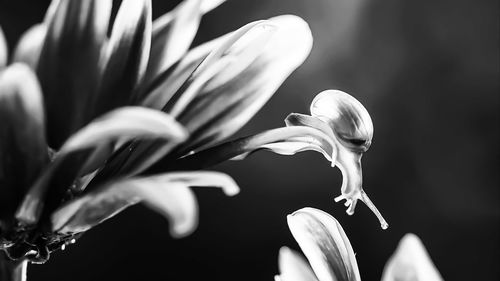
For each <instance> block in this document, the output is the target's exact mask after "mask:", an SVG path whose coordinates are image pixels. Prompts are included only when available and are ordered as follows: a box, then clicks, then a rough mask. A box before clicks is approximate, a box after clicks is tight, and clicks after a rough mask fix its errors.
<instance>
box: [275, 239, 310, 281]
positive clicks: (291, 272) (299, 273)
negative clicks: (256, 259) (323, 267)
mask: <svg viewBox="0 0 500 281" xmlns="http://www.w3.org/2000/svg"><path fill="white" fill-rule="evenodd" d="M279 268H280V275H279V279H278V280H280V281H317V280H318V279H317V278H316V276H315V275H314V272H313V271H312V269H311V267H310V266H309V264H308V262H307V261H306V260H305V259H304V258H303V257H301V256H300V254H299V253H297V252H295V251H292V250H291V249H289V248H288V247H281V249H280V253H279Z"/></svg>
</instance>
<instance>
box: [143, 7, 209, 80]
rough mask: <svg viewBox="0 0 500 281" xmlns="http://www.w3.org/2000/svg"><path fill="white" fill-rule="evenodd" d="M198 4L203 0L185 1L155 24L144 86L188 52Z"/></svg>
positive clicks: (196, 25)
mask: <svg viewBox="0 0 500 281" xmlns="http://www.w3.org/2000/svg"><path fill="white" fill-rule="evenodd" d="M201 2H204V1H202V0H185V1H183V2H182V3H180V4H179V5H178V6H177V7H176V8H175V9H174V10H172V11H171V12H170V13H167V14H165V15H163V16H162V17H160V18H158V19H156V20H155V21H154V24H153V39H152V44H151V60H150V61H149V64H148V70H147V74H146V80H145V82H146V83H147V84H149V82H151V81H153V80H154V78H155V77H156V76H158V75H159V74H160V73H162V72H164V71H165V70H167V69H169V68H170V67H171V66H172V65H173V64H174V63H175V62H177V61H178V60H179V59H180V58H181V57H182V56H183V55H184V54H185V53H186V51H187V50H188V49H189V46H190V45H191V42H192V41H193V39H194V36H195V35H196V32H197V31H198V26H199V24H200V19H201V15H202V11H201V10H200V5H201Z"/></svg>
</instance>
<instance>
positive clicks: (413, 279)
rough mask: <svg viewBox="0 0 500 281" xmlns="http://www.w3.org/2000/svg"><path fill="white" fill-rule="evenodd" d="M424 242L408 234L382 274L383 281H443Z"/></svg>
mask: <svg viewBox="0 0 500 281" xmlns="http://www.w3.org/2000/svg"><path fill="white" fill-rule="evenodd" d="M442 280H443V277H441V274H439V271H438V270H437V269H436V266H434V264H433V263H432V260H431V258H430V257H429V254H428V253H427V251H426V250H425V247H424V245H423V244H422V241H421V240H420V239H419V238H418V237H417V236H416V235H415V234H411V233H408V234H406V235H405V236H404V237H403V238H402V239H401V242H399V245H398V248H397V249H396V252H395V253H394V254H393V255H392V257H391V258H390V259H389V261H388V262H387V264H386V265H385V268H384V273H383V274H382V281H442Z"/></svg>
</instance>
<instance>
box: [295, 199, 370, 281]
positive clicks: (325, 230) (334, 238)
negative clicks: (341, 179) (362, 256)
mask: <svg viewBox="0 0 500 281" xmlns="http://www.w3.org/2000/svg"><path fill="white" fill-rule="evenodd" d="M287 219H288V226H289V228H290V231H291V232H292V235H293V237H294V238H295V240H297V243H298V244H299V246H300V248H301V249H302V252H304V254H305V255H306V257H307V259H308V260H309V263H310V264H311V267H312V269H313V271H314V273H315V274H316V277H317V278H318V280H320V281H336V280H339V281H353V280H361V278H360V275H359V270H358V264H357V261H356V257H355V256H354V251H353V249H352V246H351V243H350V242H349V239H348V238H347V236H346V234H345V232H344V230H343V229H342V226H341V225H340V224H339V223H338V221H337V220H336V219H335V218H333V217H332V216H330V215H329V214H327V213H325V212H323V211H321V210H318V209H314V208H303V209H300V210H298V211H296V212H294V213H293V214H291V215H289V216H288V217H287Z"/></svg>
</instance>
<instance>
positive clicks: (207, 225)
mask: <svg viewBox="0 0 500 281" xmlns="http://www.w3.org/2000/svg"><path fill="white" fill-rule="evenodd" d="M177 2H178V1H160V0H156V1H153V9H154V15H155V16H156V17H157V16H159V15H161V14H163V13H165V12H167V11H169V10H170V9H171V8H172V7H174V6H175V5H176V4H177ZM116 3H118V1H116ZM48 4H49V1H46V0H44V1H41V0H39V1H28V0H16V1H12V0H0V25H1V26H2V29H3V30H4V32H5V34H6V37H7V39H8V42H9V46H10V47H11V49H12V48H13V46H14V45H15V42H16V41H17V40H18V38H19V36H20V35H21V34H22V32H23V31H24V30H26V29H27V28H28V27H29V26H31V25H32V24H34V23H37V22H39V21H41V20H42V18H43V15H44V13H45V9H46V8H47V6H48ZM498 11H499V9H498V1H493V0H491V1H489V0H480V1H467V0H456V1H445V0H435V1H411V0H386V1H369V0H314V1H311V0H309V1H305V0H266V1H255V0H253V1H250V0H246V1H245V0H232V1H227V3H225V4H223V5H222V6H220V7H219V8H217V9H216V10H214V11H212V12H211V13H209V14H207V15H206V16H205V17H204V19H203V21H202V24H201V28H200V31H199V34H198V37H197V38H196V41H195V45H196V44H200V43H202V42H204V41H207V40H209V39H211V38H214V37H216V36H219V35H222V34H224V33H227V32H229V31H231V30H234V29H236V28H238V27H240V26H242V25H244V24H246V23H247V22H250V21H254V20H258V19H265V18H269V17H272V16H275V15H279V14H296V15H299V16H301V17H303V18H304V19H305V20H306V21H307V22H308V23H309V24H310V27H311V29H312V32H313V35H314V39H315V45H314V48H313V50H312V53H311V55H310V57H309V59H308V60H307V61H306V62H305V64H304V65H303V66H302V67H301V68H299V69H298V71H296V72H295V73H294V74H293V75H292V76H291V77H290V78H289V79H288V80H287V81H286V82H285V83H284V85H283V86H282V87H281V88H280V90H279V91H278V92H277V93H276V94H275V96H274V97H273V98H272V99H271V100H270V102H269V103H268V104H267V105H266V106H265V107H264V108H263V109H262V110H261V112H260V113H259V114H258V115H257V116H256V117H255V118H254V119H253V120H252V121H251V122H250V123H249V124H248V125H247V126H246V127H245V128H244V129H243V130H242V131H241V132H240V133H239V134H238V135H244V134H249V133H256V132H259V131H262V130H264V129H269V128H275V127H279V126H282V125H283V119H284V118H285V117H286V115H287V114H288V113H290V112H299V113H308V108H309V103H310V102H311V100H312V99H313V97H314V96H315V95H316V94H317V93H319V92H320V91H322V90H325V89H330V88H333V89H340V90H343V91H346V92H348V93H350V94H352V95H353V96H355V97H356V98H357V99H358V100H360V101H361V102H362V103H363V104H364V106H365V107H366V108H367V109H368V111H369V112H370V114H371V117H372V119H373V122H374V126H375V134H374V141H373V144H372V147H371V148H370V150H369V151H368V153H366V154H365V156H364V158H363V169H364V185H365V190H366V191H367V193H368V194H369V195H370V197H371V199H372V200H373V201H374V202H375V204H376V205H377V207H378V208H379V210H380V211H381V212H382V213H383V214H384V216H385V218H386V219H387V220H388V222H389V224H390V227H389V229H388V230H386V231H383V230H381V229H380V227H379V224H378V221H377V220H376V218H375V217H374V216H373V214H372V213H371V212H370V211H369V210H368V209H367V208H366V207H365V206H364V205H363V204H358V207H357V210H356V214H355V215H354V216H352V217H349V216H347V215H346V214H345V207H344V206H343V205H342V204H341V203H338V204H335V203H334V201H333V198H334V197H335V196H337V195H339V194H340V185H341V180H342V179H341V175H340V172H339V170H338V169H336V168H333V169H332V168H330V165H329V163H328V162H327V161H326V160H325V159H323V157H322V156H321V155H319V154H315V153H312V152H306V153H302V154H299V155H296V156H294V157H285V156H278V155H274V154H272V153H267V152H261V153H257V154H255V155H253V156H252V157H250V158H249V159H247V160H245V161H242V162H231V163H225V164H223V165H220V166H217V167H216V169H217V170H221V171H224V172H227V173H229V174H230V175H232V176H233V177H234V178H235V179H236V181H237V182H238V183H239V185H240V187H241V193H240V194H239V195H238V196H236V197H234V198H228V197H225V196H224V195H223V194H222V192H220V191H219V190H214V189H197V190H196V193H197V195H198V199H199V204H200V212H201V213H200V225H199V228H198V230H197V231H196V232H195V233H194V234H193V235H191V236H189V237H187V238H184V239H180V240H175V239H172V238H170V236H169V232H168V224H167V222H166V221H165V220H164V218H162V217H161V216H159V215H157V214H155V213H153V212H151V211H149V210H147V209H146V208H144V207H142V206H135V207H133V208H130V209H129V210H127V211H125V212H124V213H122V214H120V215H119V216H117V217H115V218H113V219H112V220H109V221H108V222H107V223H105V224H103V225H101V226H99V227H97V228H95V229H93V230H91V231H90V232H88V233H87V234H85V235H84V236H83V237H82V238H81V239H80V240H79V241H78V243H77V244H76V245H74V246H70V247H68V248H67V249H66V251H65V252H64V253H62V252H57V253H54V255H53V256H52V258H51V259H50V261H49V262H48V263H47V264H46V265H44V266H38V265H33V266H31V267H30V268H29V275H30V280H33V281H36V280H199V279H202V278H203V279H205V280H273V276H274V274H277V273H278V268H277V255H278V250H279V248H280V247H281V246H284V245H287V246H289V247H291V248H294V249H297V250H298V245H297V244H296V243H295V241H294V240H293V237H292V236H291V234H290V232H289V231H288V227H287V224H286V215H287V214H290V213H292V212H293V211H295V210H297V209H299V208H302V207H305V206H310V207H316V208H320V209H323V210H325V211H327V212H329V213H331V214H332V215H333V216H335V217H336V218H337V219H338V220H339V221H340V223H341V224H342V225H343V227H344V229H345V231H346V233H347V235H348V236H349V238H350V241H351V243H352V245H353V247H354V250H355V252H356V253H357V254H356V257H357V259H358V264H359V267H360V271H361V276H362V278H363V279H364V280H378V279H380V276H381V273H382V270H383V267H384V264H385V262H386V260H387V259H388V258H389V257H390V255H391V254H392V253H393V251H394V250H395V248H396V246H397V244H398V241H399V239H400V238H401V237H402V236H403V235H404V234H405V233H407V232H413V233H415V234H417V235H418V236H419V237H420V238H421V239H422V240H423V242H424V244H425V246H426V247H427V249H428V251H429V253H430V256H431V257H432V259H433V261H434V263H435V264H436V266H437V268H438V269H439V270H440V272H441V274H442V275H443V277H444V278H445V279H446V280H499V278H500V270H499V267H498V265H499V264H500V194H499V193H500V191H499V190H500V188H499V187H500V186H499V167H500V165H499V164H500V163H499V162H500V161H499V160H500V157H499V156H500V153H499V148H498V146H499V144H500V138H499V135H500V132H499V131H500V126H499V125H500V122H499V121H500V120H499V111H500V106H499V105H500V104H499V82H498V81H499V80H498V78H499V17H498V15H499V14H498Z"/></svg>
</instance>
